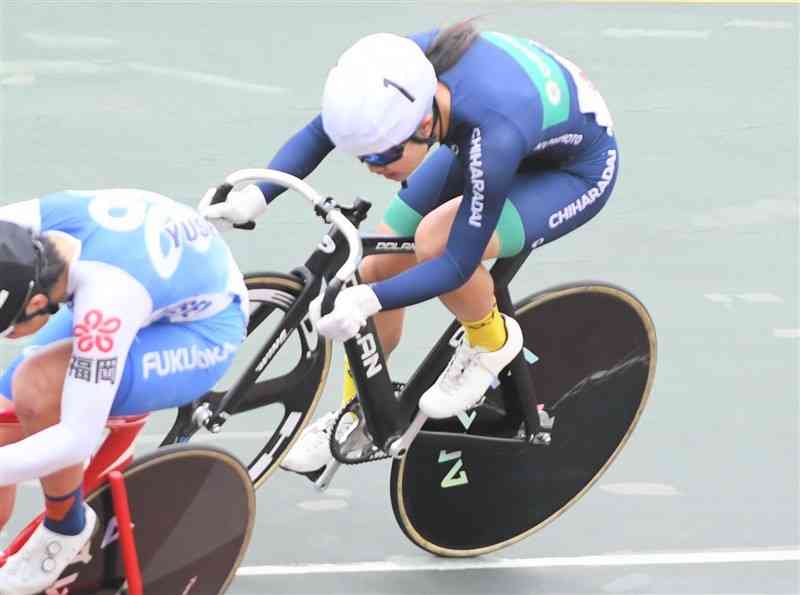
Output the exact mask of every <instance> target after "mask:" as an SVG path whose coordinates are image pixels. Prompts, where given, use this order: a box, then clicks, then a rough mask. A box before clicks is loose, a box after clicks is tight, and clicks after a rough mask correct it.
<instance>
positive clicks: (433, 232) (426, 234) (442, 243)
mask: <svg viewBox="0 0 800 595" xmlns="http://www.w3.org/2000/svg"><path fill="white" fill-rule="evenodd" d="M446 247H447V233H446V232H444V233H443V232H442V231H441V230H440V229H439V228H438V227H437V226H436V225H426V224H425V221H424V220H423V222H422V223H420V226H419V227H418V228H417V233H416V234H415V235H414V250H415V252H416V255H417V261H418V262H425V261H426V260H432V259H434V258H436V257H437V256H441V255H442V254H443V253H444V250H445V248H446Z"/></svg>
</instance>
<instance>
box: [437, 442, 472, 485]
mask: <svg viewBox="0 0 800 595" xmlns="http://www.w3.org/2000/svg"><path fill="white" fill-rule="evenodd" d="M449 461H455V463H454V464H453V466H452V467H450V470H449V471H448V472H447V475H445V476H444V479H443V480H442V483H441V486H442V488H454V487H456V486H462V485H465V484H468V483H469V478H468V477H467V472H466V470H464V469H463V468H462V467H463V466H464V461H462V460H461V451H460V450H457V451H455V452H447V451H446V450H442V451H439V462H440V463H447V462H449Z"/></svg>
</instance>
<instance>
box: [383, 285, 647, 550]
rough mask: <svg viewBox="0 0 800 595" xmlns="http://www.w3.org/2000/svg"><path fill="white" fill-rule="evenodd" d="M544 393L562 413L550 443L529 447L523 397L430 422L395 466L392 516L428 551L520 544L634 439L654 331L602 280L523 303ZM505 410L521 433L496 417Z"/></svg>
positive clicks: (531, 356)
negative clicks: (483, 411) (486, 419)
mask: <svg viewBox="0 0 800 595" xmlns="http://www.w3.org/2000/svg"><path fill="white" fill-rule="evenodd" d="M515 317H516V319H517V321H518V322H519V324H520V326H521V327H522V331H523V335H524V357H525V359H526V362H527V368H526V369H527V370H528V373H529V374H530V375H531V379H532V382H533V386H534V389H535V392H536V398H537V400H538V401H539V403H541V404H543V405H544V409H545V411H546V412H547V413H548V414H549V416H552V417H553V418H554V424H553V427H552V430H551V436H550V438H551V442H550V445H549V446H544V445H530V444H528V443H527V442H526V441H525V440H524V433H522V432H519V431H518V430H520V429H522V428H521V427H520V417H519V416H513V414H512V413H510V412H512V411H513V409H514V407H515V406H516V405H515V403H513V402H511V399H510V396H509V395H506V394H504V393H503V391H504V390H505V389H504V387H506V386H507V385H508V384H507V383H504V384H502V385H501V387H500V388H499V389H496V390H493V391H490V393H488V394H487V401H488V402H490V403H496V404H498V407H489V408H488V410H489V413H490V417H492V420H491V422H490V423H481V421H480V420H479V419H478V418H480V415H478V414H479V413H480V408H479V409H478V410H476V412H475V415H473V414H472V413H468V414H466V415H462V416H460V417H459V418H453V419H451V420H447V421H446V422H445V423H442V422H432V423H430V424H429V425H427V426H426V427H425V429H424V430H423V431H422V432H421V433H420V434H419V436H417V438H416V440H415V441H414V442H413V444H412V445H411V448H410V449H409V452H408V453H407V454H406V456H405V458H404V459H402V460H400V461H395V462H394V463H393V465H392V475H391V496H392V505H393V508H394V513H395V517H396V518H397V521H398V523H399V524H400V526H401V528H402V529H403V531H404V532H405V534H406V535H407V536H408V537H409V539H411V540H412V541H413V542H414V543H416V544H417V545H418V546H420V547H421V548H423V549H425V550H427V551H429V552H432V553H434V554H437V555H442V556H474V555H479V554H484V553H488V552H492V551H495V550H497V549H500V548H502V547H505V546H507V545H510V544H512V543H515V542H517V541H519V540H521V539H523V538H525V537H527V536H528V535H530V534H532V533H533V532H534V531H536V530H538V529H540V528H541V527H543V526H545V525H546V524H547V523H549V522H550V521H552V520H553V519H555V518H556V517H558V516H559V515H560V514H562V513H563V512H564V511H565V510H567V509H568V508H569V507H570V506H571V505H572V504H573V503H574V502H575V501H576V500H577V499H578V498H580V496H582V495H583V494H584V493H585V492H586V490H588V489H589V487H591V486H592V485H593V484H594V483H595V482H596V481H597V480H598V478H599V477H600V476H601V474H602V473H603V472H604V471H605V469H606V468H607V467H608V465H609V464H610V463H611V461H613V460H614V458H615V457H616V456H617V454H618V453H619V451H620V450H621V449H622V447H623V446H624V444H625V442H626V441H627V440H628V438H629V436H630V434H631V432H632V431H633V428H634V427H635V425H636V423H637V421H638V420H639V417H640V415H641V412H642V410H643V408H644V406H645V403H646V401H647V398H648V395H649V393H650V390H651V387H652V383H653V377H654V374H655V365H656V337H655V329H654V326H653V323H652V320H651V319H650V316H649V314H648V313H647V310H646V309H645V308H644V306H643V305H642V304H641V303H640V302H639V301H638V300H637V299H636V298H635V297H634V296H633V295H631V294H630V293H628V292H626V291H624V290H622V289H620V288H617V287H613V286H609V285H605V284H600V283H585V284H577V285H571V286H565V287H559V288H554V289H551V290H548V291H545V292H543V293H541V294H537V295H534V296H531V297H530V298H528V299H526V300H525V301H523V302H522V303H520V304H518V305H517V308H516V315H515ZM509 384H510V383H509ZM498 408H499V409H500V410H505V411H506V415H507V416H508V417H509V418H510V419H512V420H513V423H514V424H515V426H514V428H513V431H512V432H511V433H508V432H496V433H492V432H485V431H484V430H485V428H487V427H489V428H493V427H502V425H503V424H499V423H498V422H497V421H496V420H495V419H494V418H495V417H496V416H497V413H496V412H497V410H498Z"/></svg>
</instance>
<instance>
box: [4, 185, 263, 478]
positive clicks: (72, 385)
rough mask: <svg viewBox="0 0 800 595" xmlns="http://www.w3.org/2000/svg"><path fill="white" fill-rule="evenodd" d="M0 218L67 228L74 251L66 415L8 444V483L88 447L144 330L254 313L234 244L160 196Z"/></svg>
mask: <svg viewBox="0 0 800 595" xmlns="http://www.w3.org/2000/svg"><path fill="white" fill-rule="evenodd" d="M0 220H6V221H11V222H14V223H17V224H19V225H23V226H25V227H27V228H29V229H31V230H32V231H34V232H36V233H41V234H43V235H45V236H50V237H54V236H60V237H61V239H62V240H63V241H64V242H65V243H67V244H69V243H71V244H72V246H73V247H74V250H73V252H74V254H76V256H75V257H74V258H73V259H72V260H70V261H69V262H68V265H67V299H68V300H69V301H70V303H71V308H70V310H71V313H72V321H71V330H72V333H71V335H72V337H71V338H72V356H71V360H70V363H69V366H68V368H67V372H66V377H65V380H64V386H63V392H62V400H61V421H60V422H59V423H58V424H57V425H55V426H52V427H50V428H47V429H45V430H43V431H42V432H38V433H36V434H34V435H32V436H30V437H28V438H27V439H26V440H24V441H22V442H20V443H17V444H15V445H10V446H7V447H4V448H2V449H0V485H5V484H11V483H15V482H17V481H21V480H23V479H26V478H31V477H40V476H42V475H45V474H49V473H52V472H53V471H56V470H58V469H60V468H63V466H64V465H65V464H66V463H65V461H66V459H64V457H66V456H70V457H72V456H73V454H74V459H75V460H80V459H81V458H82V457H84V456H86V455H88V454H90V451H91V450H93V448H94V447H96V446H97V442H99V440H100V438H101V435H102V429H103V427H104V425H105V422H106V420H107V418H108V415H109V412H110V411H111V407H112V404H113V402H114V399H115V397H116V395H117V392H118V390H120V386H121V384H122V378H123V371H124V370H125V369H126V363H128V357H129V354H130V353H132V346H133V344H134V341H135V340H137V335H138V334H139V333H140V331H142V330H143V329H147V328H150V327H152V328H154V329H156V328H162V329H163V328H171V327H173V325H185V326H186V327H189V326H191V325H193V323H195V324H194V326H195V327H198V328H200V327H202V325H200V324H196V323H198V321H203V320H205V319H211V318H213V317H215V316H217V315H218V314H220V313H223V312H224V311H225V310H227V309H229V308H240V309H241V313H242V320H243V321H244V322H245V323H246V321H247V319H248V316H249V311H250V310H249V303H248V299H247V290H246V287H245V284H244V279H243V277H242V274H241V272H240V271H239V267H238V266H237V265H236V263H235V261H234V259H233V256H232V254H231V252H230V250H229V248H228V246H227V244H226V243H225V242H224V240H223V239H222V237H221V236H220V235H219V233H218V232H217V230H216V229H215V228H214V227H213V226H212V225H210V224H209V223H208V222H207V221H205V220H204V219H203V218H202V217H201V216H200V215H199V213H197V212H196V211H195V210H194V209H192V208H190V207H187V206H185V205H182V204H180V203H178V202H175V201H173V200H170V199H168V198H166V197H164V196H161V195H159V194H155V193H153V192H146V191H143V190H129V189H113V190H93V191H68V192H58V193H55V194H48V195H46V196H44V197H42V198H39V199H35V200H30V201H25V202H19V203H14V204H11V205H7V206H4V207H0ZM234 311H235V310H234ZM60 314H62V315H63V314H64V313H63V312H62V313H60ZM51 322H52V321H51ZM240 328H243V327H240ZM67 333H69V327H67ZM208 333H213V331H208ZM208 338H209V339H214V340H216V339H219V337H208ZM238 340H241V338H239V339H238ZM237 348H238V344H231V345H230V347H229V348H228V346H227V344H225V345H223V346H220V347H215V349H216V351H215V352H214V353H208V354H206V355H205V356H204V357H205V358H206V360H208V361H205V360H204V361H202V362H201V361H199V360H197V361H194V360H193V361H191V362H189V361H182V360H178V359H176V361H174V362H172V361H170V362H167V363H168V364H169V365H166V368H168V369H170V370H171V369H172V368H171V367H170V366H172V367H175V366H178V367H182V368H187V369H188V368H190V367H191V368H193V369H195V368H196V369H200V368H208V367H210V366H211V365H212V364H214V363H216V361H212V360H214V358H217V359H224V360H226V361H227V360H228V359H229V355H230V352H235V350H236V349H237ZM217 352H219V353H217ZM156 355H158V354H156ZM178 355H180V354H179V353H177V352H176V355H175V357H176V358H177V357H178ZM146 357H147V355H145V359H146ZM198 357H199V356H198ZM195 359H196V358H195ZM173 364H174V366H173ZM190 364H191V365H190ZM137 365H138V364H137ZM184 382H186V381H185V380H184ZM87 440H88V441H91V442H92V444H87ZM15 447H16V450H15ZM62 451H63V452H62ZM67 451H69V453H70V454H68V453H67ZM70 460H72V459H70ZM73 462H74V461H73Z"/></svg>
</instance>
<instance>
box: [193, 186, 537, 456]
mask: <svg viewBox="0 0 800 595" xmlns="http://www.w3.org/2000/svg"><path fill="white" fill-rule="evenodd" d="M368 209H369V203H366V202H361V201H360V202H357V203H356V205H355V206H354V207H353V208H351V209H342V212H344V213H345V214H346V215H347V216H348V218H349V219H350V220H351V222H352V223H353V224H354V225H356V227H358V225H359V224H360V223H361V221H363V220H364V218H365V217H366V212H367V210H368ZM362 244H363V253H364V256H370V255H375V254H413V253H414V238H413V237H398V236H380V235H363V236H362ZM348 254H349V248H348V245H347V241H346V239H345V238H344V236H343V235H342V234H341V233H340V232H339V231H338V230H337V229H335V228H334V227H331V228H330V229H329V231H328V233H327V234H326V235H325V236H323V238H322V241H321V242H320V244H319V245H318V246H317V248H316V249H315V250H314V252H313V253H312V254H311V256H310V257H309V258H308V260H307V261H306V262H305V264H304V265H303V266H301V267H298V268H296V269H294V270H293V271H292V273H291V274H292V275H294V276H296V277H298V279H300V280H301V281H302V282H303V289H302V291H301V293H300V295H299V296H298V298H297V299H296V300H295V301H294V303H293V304H292V305H291V306H290V307H289V309H288V311H287V313H286V316H285V317H284V319H283V321H282V323H281V324H280V325H279V326H278V327H277V328H276V329H275V330H274V331H273V333H272V336H271V337H270V338H269V339H268V340H267V341H266V342H265V343H264V346H263V347H262V349H261V350H260V351H259V353H258V354H257V355H256V356H255V358H254V360H253V362H252V363H251V365H250V366H249V368H248V371H247V372H246V373H245V374H243V375H242V376H240V377H239V379H238V380H237V382H236V383H235V384H234V385H233V386H232V387H231V389H230V390H229V391H228V392H227V394H226V395H225V397H223V399H222V400H221V402H220V403H219V406H218V407H216V408H215V409H216V412H217V413H215V415H214V416H213V417H212V419H211V420H210V422H209V427H213V426H214V425H215V424H217V425H222V424H223V423H224V422H225V420H226V419H227V418H228V417H229V416H230V415H233V414H235V413H237V412H239V411H246V410H249V409H252V408H254V407H258V406H263V405H266V404H267V403H248V402H246V401H245V399H244V395H245V394H246V389H247V387H248V386H250V385H251V384H253V383H254V382H255V381H256V380H257V379H258V376H259V375H260V374H261V372H262V371H263V370H264V368H265V367H266V366H267V365H268V364H269V362H270V361H271V359H272V358H273V357H274V356H275V354H276V353H277V351H278V349H275V347H274V345H275V342H276V341H281V337H287V336H288V334H290V331H291V330H292V329H294V328H295V327H296V326H297V325H299V324H302V321H303V319H304V318H305V317H306V316H307V315H308V309H309V304H310V303H311V301H312V300H313V299H314V298H315V297H317V296H318V295H319V293H320V291H321V289H322V281H323V279H324V280H325V281H326V283H327V284H328V286H330V284H331V281H332V279H333V278H334V275H335V274H336V272H337V271H338V270H339V268H340V267H341V266H342V264H343V263H344V262H345V261H346V260H347V257H348ZM528 254H530V251H527V252H524V253H522V254H520V255H518V256H516V257H513V258H503V259H498V260H497V262H496V263H495V264H494V266H493V267H492V268H491V271H490V272H491V275H492V277H493V279H494V283H495V295H496V299H497V304H498V309H499V310H500V311H501V312H503V313H505V314H509V315H513V313H514V308H513V304H512V301H511V296H510V293H509V290H508V284H509V282H510V281H511V279H512V278H513V277H514V275H515V274H516V273H517V271H518V270H519V268H520V267H521V266H522V264H523V262H524V261H525V259H526V258H527V256H528ZM359 282H360V278H359V275H358V273H356V274H355V275H354V276H353V278H352V279H350V281H349V282H348V283H347V285H354V284H357V283H359ZM326 301H328V300H326ZM254 315H257V311H256V312H255V313H254ZM459 326H460V323H459V322H458V321H454V322H453V323H452V324H451V325H450V326H449V327H448V329H447V330H446V331H445V332H444V334H443V335H442V336H441V337H440V339H439V340H438V341H437V343H436V345H435V346H434V347H433V348H432V349H431V351H430V352H429V353H428V355H427V356H426V358H425V359H424V361H423V362H422V363H421V364H420V365H419V366H418V368H417V371H416V372H415V373H414V375H413V376H412V377H411V378H410V379H409V381H408V383H407V384H406V386H405V387H404V389H403V391H402V392H401V393H400V394H397V395H395V392H394V390H393V387H392V382H391V379H390V377H389V372H388V367H387V363H386V356H385V354H384V352H383V349H382V347H381V344H380V341H379V340H378V334H377V331H376V328H375V323H374V321H373V320H372V318H370V319H368V320H367V324H366V326H365V327H364V328H362V329H361V331H360V332H359V334H357V335H356V336H355V337H353V338H352V339H350V340H348V341H345V343H344V348H345V352H346V353H347V358H348V361H349V362H350V369H351V371H352V374H353V378H354V380H355V384H356V388H357V391H358V395H359V400H360V402H361V406H362V408H363V411H364V416H365V419H366V422H367V427H368V429H369V431H370V434H371V436H372V439H373V441H374V443H375V444H376V445H377V446H378V447H380V448H382V449H383V450H384V451H385V450H386V449H387V448H388V445H389V444H391V443H392V442H393V441H394V440H395V439H397V438H399V437H400V436H401V435H402V434H403V433H404V432H405V430H406V429H407V428H408V426H409V425H410V423H411V419H412V416H413V415H414V413H415V411H416V408H417V403H418V401H419V398H420V396H421V395H422V392H423V391H424V390H425V389H426V388H427V387H429V386H430V385H432V384H433V382H434V381H435V380H436V376H437V375H438V372H437V371H438V370H441V369H442V368H443V367H444V365H445V364H446V360H447V359H449V357H450V350H448V349H447V347H448V344H449V342H450V340H451V339H452V337H453V335H454V333H455V332H456V331H457V330H458V329H459ZM284 340H285V339H284ZM256 362H257V363H256ZM508 370H509V371H510V372H511V374H510V378H509V377H508V376H505V377H503V378H500V382H501V384H502V385H503V387H504V389H505V391H506V393H507V394H510V395H514V396H515V398H514V399H510V400H509V402H508V403H507V405H508V406H509V407H511V408H513V413H514V414H516V415H518V416H519V417H520V418H521V419H522V420H523V422H524V425H525V433H526V438H527V439H528V441H532V438H533V436H534V435H535V434H536V433H537V432H539V431H540V422H539V416H538V412H537V406H538V402H537V399H536V396H535V392H534V388H533V383H532V381H531V378H530V375H529V374H528V373H527V366H526V363H525V360H524V357H523V355H522V354H521V353H520V354H519V355H518V356H517V357H516V358H515V359H514V361H513V362H512V363H511V364H510V366H509V368H508Z"/></svg>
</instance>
